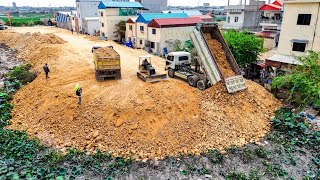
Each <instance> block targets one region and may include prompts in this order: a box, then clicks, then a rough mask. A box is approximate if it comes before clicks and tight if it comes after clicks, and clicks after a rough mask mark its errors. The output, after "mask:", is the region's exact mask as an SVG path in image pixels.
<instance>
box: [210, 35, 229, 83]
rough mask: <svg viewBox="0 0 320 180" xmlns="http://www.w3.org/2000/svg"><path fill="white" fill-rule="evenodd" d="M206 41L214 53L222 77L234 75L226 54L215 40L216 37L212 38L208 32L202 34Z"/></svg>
mask: <svg viewBox="0 0 320 180" xmlns="http://www.w3.org/2000/svg"><path fill="white" fill-rule="evenodd" d="M204 36H205V38H206V40H207V42H208V46H209V48H210V50H211V52H212V54H213V55H214V57H215V59H216V61H217V64H218V67H219V69H220V71H221V73H222V76H223V77H225V78H226V77H232V76H234V75H235V74H234V72H233V70H232V68H231V66H230V64H229V62H228V61H227V57H226V54H225V52H224V50H223V48H222V45H221V43H220V42H219V41H218V40H216V39H212V37H211V34H210V33H206V34H204Z"/></svg>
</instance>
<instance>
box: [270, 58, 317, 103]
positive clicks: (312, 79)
mask: <svg viewBox="0 0 320 180" xmlns="http://www.w3.org/2000/svg"><path fill="white" fill-rule="evenodd" d="M298 60H299V61H300V62H301V63H302V64H301V65H298V66H295V67H294V68H293V71H292V72H291V73H290V74H287V75H283V76H278V77H275V78H274V79H273V82H272V86H273V87H276V88H284V89H287V90H288V91H289V98H288V101H289V102H291V103H294V104H296V105H298V106H301V107H304V106H305V105H307V104H312V105H316V106H318V107H320V56H319V53H316V52H307V53H305V54H304V55H302V56H300V57H298Z"/></svg>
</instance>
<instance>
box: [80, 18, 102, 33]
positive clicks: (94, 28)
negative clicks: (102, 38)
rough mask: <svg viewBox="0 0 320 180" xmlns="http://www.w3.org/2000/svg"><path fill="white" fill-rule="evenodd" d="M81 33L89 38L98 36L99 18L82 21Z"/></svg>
mask: <svg viewBox="0 0 320 180" xmlns="http://www.w3.org/2000/svg"><path fill="white" fill-rule="evenodd" d="M82 26H83V33H85V34H90V35H91V36H95V35H99V33H98V32H100V27H99V17H85V18H83V19H82Z"/></svg>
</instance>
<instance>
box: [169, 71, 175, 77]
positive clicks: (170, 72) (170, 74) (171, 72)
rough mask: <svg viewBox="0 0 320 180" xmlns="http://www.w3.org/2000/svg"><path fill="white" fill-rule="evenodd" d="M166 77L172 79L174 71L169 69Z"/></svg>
mask: <svg viewBox="0 0 320 180" xmlns="http://www.w3.org/2000/svg"><path fill="white" fill-rule="evenodd" d="M168 76H169V77H170V78H174V70H172V69H169V70H168Z"/></svg>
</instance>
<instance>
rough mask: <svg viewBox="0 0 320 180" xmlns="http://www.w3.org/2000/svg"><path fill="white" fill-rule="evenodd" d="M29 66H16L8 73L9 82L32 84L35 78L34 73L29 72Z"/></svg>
mask: <svg viewBox="0 0 320 180" xmlns="http://www.w3.org/2000/svg"><path fill="white" fill-rule="evenodd" d="M29 70H30V65H29V64H26V65H22V66H17V67H15V68H14V69H13V71H11V72H10V73H9V79H10V80H18V81H19V82H21V84H27V83H29V82H32V81H33V80H34V79H35V78H36V77H37V74H36V73H32V72H29Z"/></svg>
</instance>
